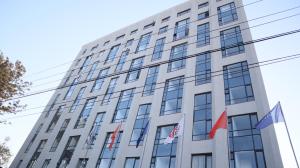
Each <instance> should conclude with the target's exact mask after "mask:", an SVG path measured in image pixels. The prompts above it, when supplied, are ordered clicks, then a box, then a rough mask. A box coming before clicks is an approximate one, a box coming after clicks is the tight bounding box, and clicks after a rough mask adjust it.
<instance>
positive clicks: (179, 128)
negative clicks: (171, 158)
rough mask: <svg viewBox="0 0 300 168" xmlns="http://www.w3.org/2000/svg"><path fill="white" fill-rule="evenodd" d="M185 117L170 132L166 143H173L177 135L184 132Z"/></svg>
mask: <svg viewBox="0 0 300 168" xmlns="http://www.w3.org/2000/svg"><path fill="white" fill-rule="evenodd" d="M183 125H184V117H182V119H181V120H180V121H179V123H178V125H177V126H176V127H174V129H173V130H172V131H171V132H170V133H169V136H168V137H167V138H166V139H165V141H164V144H169V143H172V142H173V140H174V138H175V137H176V136H181V135H182V134H183Z"/></svg>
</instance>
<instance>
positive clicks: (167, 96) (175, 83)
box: [160, 76, 184, 115]
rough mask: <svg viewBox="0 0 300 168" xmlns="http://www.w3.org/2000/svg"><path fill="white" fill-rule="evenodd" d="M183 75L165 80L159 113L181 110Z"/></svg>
mask: <svg viewBox="0 0 300 168" xmlns="http://www.w3.org/2000/svg"><path fill="white" fill-rule="evenodd" d="M183 84H184V77H183V76H180V77H176V78H173V79H168V80H167V81H166V85H165V89H164V95H163V100H162V104H161V109H160V115H167V114H173V113H180V112H181V105H182V94H183Z"/></svg>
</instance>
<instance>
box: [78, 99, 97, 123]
mask: <svg viewBox="0 0 300 168" xmlns="http://www.w3.org/2000/svg"><path fill="white" fill-rule="evenodd" d="M95 101H96V98H92V99H88V100H87V101H86V103H85V105H84V107H83V109H82V111H81V113H80V115H79V117H78V119H77V121H76V124H75V127H74V128H83V127H84V126H85V123H86V122H87V119H88V117H89V115H90V113H91V111H92V109H93V106H94V104H95Z"/></svg>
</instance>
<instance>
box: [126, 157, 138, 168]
mask: <svg viewBox="0 0 300 168" xmlns="http://www.w3.org/2000/svg"><path fill="white" fill-rule="evenodd" d="M139 164H140V158H139V157H127V158H126V161H125V165H124V168H138V167H139Z"/></svg>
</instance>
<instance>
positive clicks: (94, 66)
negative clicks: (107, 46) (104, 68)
mask: <svg viewBox="0 0 300 168" xmlns="http://www.w3.org/2000/svg"><path fill="white" fill-rule="evenodd" d="M98 64H99V61H96V62H95V63H94V64H93V65H92V68H91V70H90V71H89V73H88V75H87V78H86V80H91V79H92V77H93V75H94V73H95V71H96V68H97V66H98Z"/></svg>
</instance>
